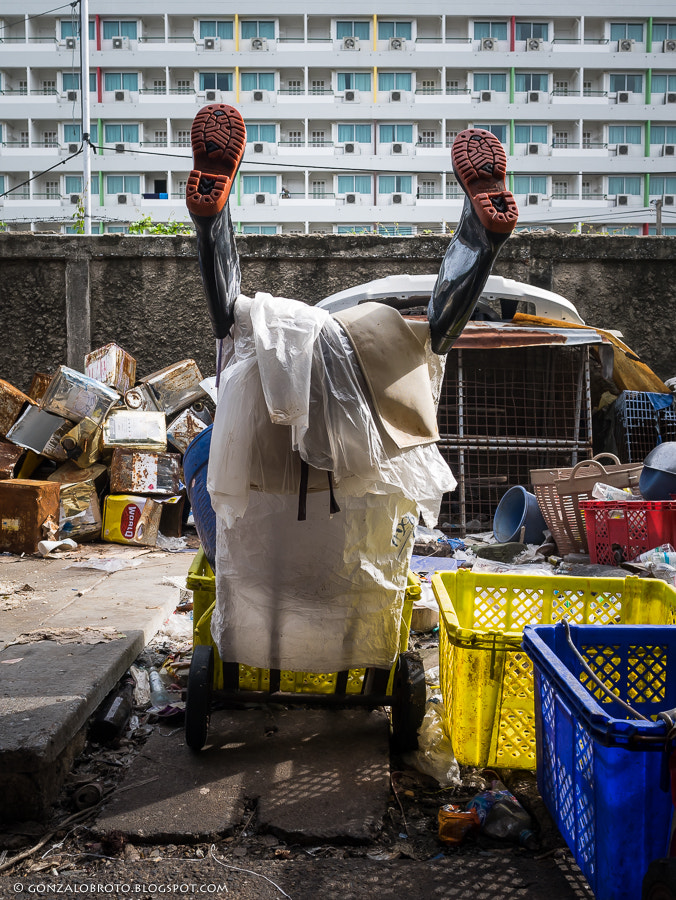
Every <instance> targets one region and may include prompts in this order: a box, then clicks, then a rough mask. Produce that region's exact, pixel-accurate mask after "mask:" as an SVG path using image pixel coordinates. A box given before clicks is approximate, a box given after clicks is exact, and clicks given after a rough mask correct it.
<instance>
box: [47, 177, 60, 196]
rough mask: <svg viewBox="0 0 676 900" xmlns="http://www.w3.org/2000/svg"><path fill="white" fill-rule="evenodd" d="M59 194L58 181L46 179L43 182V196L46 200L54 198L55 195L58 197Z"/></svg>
mask: <svg viewBox="0 0 676 900" xmlns="http://www.w3.org/2000/svg"><path fill="white" fill-rule="evenodd" d="M60 196H61V194H60V192H59V182H58V181H46V182H45V197H47V199H48V200H55V199H56V198H57V197H60Z"/></svg>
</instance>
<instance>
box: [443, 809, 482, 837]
mask: <svg viewBox="0 0 676 900" xmlns="http://www.w3.org/2000/svg"><path fill="white" fill-rule="evenodd" d="M438 821H439V840H440V841H442V842H443V843H444V844H461V843H462V842H463V841H464V840H465V838H466V837H467V835H468V834H469V833H470V832H473V831H478V830H479V826H480V825H481V820H480V818H479V813H478V812H477V810H476V809H474V808H472V809H462V808H461V807H460V806H454V805H453V804H452V803H447V804H445V805H444V806H442V807H441V808H440V809H439V814H438Z"/></svg>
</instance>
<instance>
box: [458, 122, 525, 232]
mask: <svg viewBox="0 0 676 900" xmlns="http://www.w3.org/2000/svg"><path fill="white" fill-rule="evenodd" d="M451 160H452V163H453V172H454V173H455V177H456V178H457V179H458V183H459V184H460V186H461V187H462V189H463V191H464V192H465V193H466V194H467V196H468V197H469V199H470V201H471V203H472V206H473V207H474V211H475V212H476V214H477V216H478V217H479V221H480V222H481V224H482V225H483V226H484V228H487V229H488V231H494V232H498V233H499V234H508V233H509V232H510V231H512V230H513V229H514V226H515V225H516V223H517V221H518V218H519V207H518V206H517V205H516V200H515V199H514V195H513V194H512V192H511V191H508V190H507V189H506V188H505V175H506V172H507V156H506V155H505V151H504V148H503V146H502V144H501V143H500V141H499V140H498V139H497V138H496V137H495V135H494V134H492V133H491V132H490V131H484V130H483V129H481V128H468V129H467V130H466V131H461V132H460V134H459V135H458V136H457V137H456V139H455V141H454V142H453V148H452V150H451Z"/></svg>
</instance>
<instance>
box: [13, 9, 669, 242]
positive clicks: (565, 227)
mask: <svg viewBox="0 0 676 900" xmlns="http://www.w3.org/2000/svg"><path fill="white" fill-rule="evenodd" d="M10 7H11V11H10ZM21 7H22V8H21V10H20V12H19V11H17V9H16V5H15V4H10V3H9V2H8V0H4V2H1V3H0V195H2V196H0V221H2V222H3V223H5V227H6V228H8V229H9V230H11V231H19V230H34V231H73V230H77V228H78V221H79V217H81V205H80V200H81V198H82V196H83V192H85V191H89V193H90V197H91V211H92V223H93V230H94V231H101V232H111V231H126V230H127V229H128V227H129V224H130V223H133V222H137V221H139V220H140V219H141V218H143V217H146V216H149V217H150V218H151V220H152V221H153V222H169V221H179V222H180V221H189V219H188V216H187V212H186V209H185V203H184V195H185V184H186V180H187V176H188V173H189V171H190V168H191V161H192V158H191V152H190V127H191V124H192V120H193V117H194V115H195V113H196V112H197V110H199V109H200V108H201V107H202V106H204V105H205V104H208V103H229V104H232V105H235V106H237V107H238V108H239V109H240V110H241V112H242V114H243V116H244V119H245V121H246V123H247V129H248V144H247V150H246V155H245V158H244V161H243V164H242V166H241V169H240V173H239V176H238V179H237V183H236V186H235V189H234V191H233V194H232V200H231V208H232V214H233V220H234V221H235V222H236V223H237V227H238V229H239V230H240V231H242V232H245V233H249V234H280V233H283V234H286V233H298V232H300V233H313V232H329V233H336V232H337V233H355V232H356V233H360V232H370V231H376V232H379V233H381V234H386V235H387V234H397V235H406V234H420V233H438V232H440V231H447V230H449V229H452V228H453V227H454V225H455V224H456V223H457V221H458V217H459V215H460V211H461V208H462V199H463V195H462V193H461V191H460V188H459V186H458V184H457V183H456V180H455V178H454V175H453V171H452V167H451V162H450V147H451V145H452V143H453V139H454V137H455V135H456V134H457V133H458V132H459V131H462V130H463V129H465V128H467V127H480V128H487V129H489V130H491V131H492V132H493V133H494V134H495V135H497V136H498V137H499V139H500V140H501V141H502V142H503V144H504V146H505V149H506V151H507V154H508V170H509V173H510V175H509V180H510V187H511V189H512V191H513V192H514V194H515V195H516V198H517V202H518V204H519V207H520V209H521V218H520V227H521V228H542V227H551V228H554V229H557V230H562V231H565V232H570V231H571V230H572V231H576V230H579V229H580V228H582V229H583V230H587V229H592V228H593V229H595V230H600V231H604V230H605V231H610V232H625V233H632V234H651V233H655V230H656V228H657V227H659V223H660V222H661V226H662V230H663V231H664V232H665V233H676V7H675V6H674V4H673V2H672V0H669V2H667V0H651V2H649V4H648V6H647V7H646V8H645V9H640V8H639V7H638V6H637V5H636V4H635V3H628V2H625V0H615V2H612V3H611V2H609V0H597V2H596V3H592V4H588V3H581V2H577V0H575V2H571V3H569V4H568V5H567V7H566V8H565V10H564V9H563V8H561V9H559V8H557V7H556V6H553V5H552V4H550V3H547V2H544V0H541V2H537V0H532V2H531V0H515V2H514V3H513V4H512V5H509V4H506V3H504V2H498V0H477V2H476V3H474V4H463V5H460V4H450V3H439V2H430V0H419V2H418V3H416V4H410V3H408V2H403V0H390V2H387V3H384V2H372V3H370V4H363V3H357V2H354V0H344V2H341V3H340V4H336V5H334V4H328V3H325V2H321V0H316V2H314V3H309V2H296V0H289V2H287V3H284V4H280V3H278V2H272V0H253V2H252V3H251V4H249V5H248V6H247V7H246V9H244V8H242V7H240V6H239V5H238V4H235V3H231V2H227V0H221V2H215V0H194V3H192V4H186V3H178V2H177V0H165V2H163V3H161V4H160V3H158V2H156V0H134V2H131V0H118V2H117V3H115V4H110V3H107V2H106V3H104V2H103V0H90V2H89V9H88V13H89V15H88V20H89V21H88V38H89V40H88V45H89V52H88V59H87V60H86V62H85V63H84V64H82V63H81V60H80V44H81V42H80V39H79V35H80V14H79V4H76V5H75V6H73V7H72V6H71V5H70V4H65V5H64V6H63V7H61V8H57V9H54V8H53V5H52V4H51V3H46V2H38V0H24V2H23V3H22V4H21ZM507 10H509V14H507V12H506V11H507ZM84 79H86V84H87V85H88V86H89V115H90V118H91V131H90V140H91V146H90V145H87V144H83V134H82V111H81V99H82V91H81V87H82V85H83V81H84ZM85 93H86V92H85ZM83 153H88V154H89V165H90V167H91V180H90V183H89V184H85V183H84V180H85V175H86V173H87V171H88V170H87V168H86V167H83Z"/></svg>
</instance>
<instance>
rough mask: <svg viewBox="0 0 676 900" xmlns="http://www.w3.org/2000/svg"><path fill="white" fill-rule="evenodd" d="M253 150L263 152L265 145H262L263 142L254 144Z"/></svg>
mask: <svg viewBox="0 0 676 900" xmlns="http://www.w3.org/2000/svg"><path fill="white" fill-rule="evenodd" d="M253 151H254V153H262V152H263V145H262V144H254V145H253Z"/></svg>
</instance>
